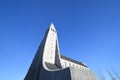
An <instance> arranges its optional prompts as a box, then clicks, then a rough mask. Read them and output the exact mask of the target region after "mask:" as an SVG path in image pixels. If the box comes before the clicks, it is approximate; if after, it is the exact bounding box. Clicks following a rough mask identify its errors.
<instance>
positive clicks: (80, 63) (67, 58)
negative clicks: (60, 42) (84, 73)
mask: <svg viewBox="0 0 120 80" xmlns="http://www.w3.org/2000/svg"><path fill="white" fill-rule="evenodd" d="M61 58H62V59H65V60H68V61H71V62H74V63H76V64H79V65H82V66H84V67H87V66H86V65H85V64H83V63H82V62H79V61H76V60H74V59H71V58H69V57H66V56H64V55H61ZM87 68H88V67H87Z"/></svg>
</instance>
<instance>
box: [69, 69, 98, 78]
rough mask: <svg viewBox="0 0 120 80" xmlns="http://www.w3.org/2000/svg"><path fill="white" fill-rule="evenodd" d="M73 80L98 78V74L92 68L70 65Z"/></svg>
mask: <svg viewBox="0 0 120 80" xmlns="http://www.w3.org/2000/svg"><path fill="white" fill-rule="evenodd" d="M70 73H71V80H97V78H96V75H95V74H93V73H92V72H91V71H90V70H83V69H78V68H73V67H70Z"/></svg>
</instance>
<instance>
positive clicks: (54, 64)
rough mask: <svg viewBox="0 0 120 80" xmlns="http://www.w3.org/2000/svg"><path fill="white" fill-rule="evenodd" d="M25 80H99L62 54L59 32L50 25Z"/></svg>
mask: <svg viewBox="0 0 120 80" xmlns="http://www.w3.org/2000/svg"><path fill="white" fill-rule="evenodd" d="M24 80H97V78H96V76H95V74H94V73H93V72H92V71H91V70H90V69H89V68H88V67H87V66H86V65H85V64H84V63H82V62H79V61H76V60H73V59H71V58H68V57H66V56H63V55H61V54H60V49H59V44H58V37H57V31H56V29H55V27H54V25H53V23H52V24H51V25H50V27H49V28H48V30H47V31H46V33H45V36H44V38H43V40H42V42H41V44H40V46H39V48H38V50H37V52H36V55H35V57H34V59H33V62H32V64H31V66H30V68H29V70H28V72H27V74H26V76H25V78H24Z"/></svg>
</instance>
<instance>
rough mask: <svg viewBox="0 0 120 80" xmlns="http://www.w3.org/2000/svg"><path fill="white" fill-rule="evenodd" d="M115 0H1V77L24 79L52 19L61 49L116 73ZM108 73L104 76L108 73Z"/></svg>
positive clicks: (119, 15)
mask: <svg viewBox="0 0 120 80" xmlns="http://www.w3.org/2000/svg"><path fill="white" fill-rule="evenodd" d="M119 4H120V1H119V0H66V1H65V0H59V1H57V0H49V1H47V0H1V1H0V65H1V66H0V80H23V78H24V77H25V75H26V73H27V70H28V69H29V66H30V64H31V62H32V60H33V57H34V55H35V53H36V51H37V49H38V46H39V44H40V42H41V40H42V38H43V36H44V33H45V31H46V29H47V28H48V27H49V26H50V23H51V22H53V23H54V25H55V27H56V29H57V32H58V38H59V45H60V50H61V53H62V54H63V55H65V56H68V57H70V58H73V59H75V60H78V61H82V62H84V63H86V64H87V65H88V66H89V67H90V69H91V70H92V71H94V72H96V73H97V72H98V68H99V69H100V70H101V71H102V72H103V73H104V74H105V75H106V73H105V69H106V68H107V69H110V70H112V69H113V70H116V71H117V72H119V73H120V68H119V67H120V5H119ZM106 77H108V76H107V75H106Z"/></svg>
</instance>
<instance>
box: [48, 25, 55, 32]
mask: <svg viewBox="0 0 120 80" xmlns="http://www.w3.org/2000/svg"><path fill="white" fill-rule="evenodd" d="M49 29H51V30H53V31H55V32H56V29H55V26H54V24H53V23H51V24H50V27H49Z"/></svg>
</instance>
